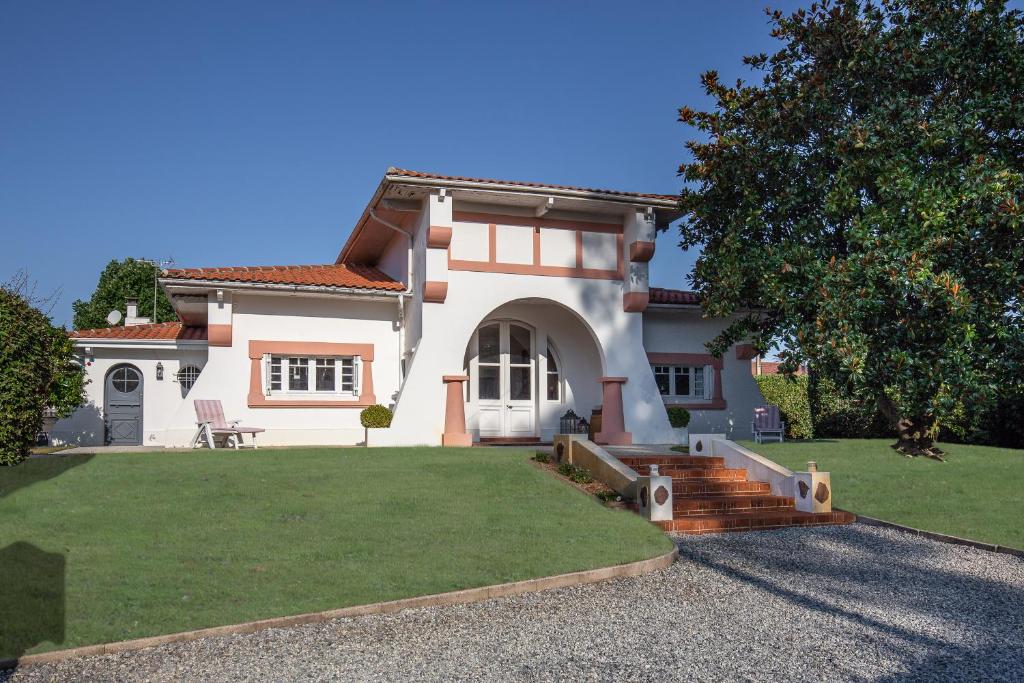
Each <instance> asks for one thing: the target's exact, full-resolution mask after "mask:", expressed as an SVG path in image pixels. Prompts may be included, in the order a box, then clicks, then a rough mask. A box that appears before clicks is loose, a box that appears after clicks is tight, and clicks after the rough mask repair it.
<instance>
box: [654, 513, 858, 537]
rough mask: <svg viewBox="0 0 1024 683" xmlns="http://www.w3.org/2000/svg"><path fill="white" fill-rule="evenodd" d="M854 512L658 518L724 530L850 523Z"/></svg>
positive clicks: (679, 525) (695, 528)
mask: <svg viewBox="0 0 1024 683" xmlns="http://www.w3.org/2000/svg"><path fill="white" fill-rule="evenodd" d="M852 521H853V515H851V514H849V513H846V512H823V513H810V512H796V511H793V510H788V511H784V512H748V513H741V514H725V515H694V516H689V517H678V518H676V519H673V520H672V521H669V522H658V525H659V526H660V527H662V528H663V529H666V530H668V531H685V532H686V533H709V534H713V533H723V532H728V531H757V530H759V529H781V528H785V527H793V526H822V525H827V524H849V523H850V522H852Z"/></svg>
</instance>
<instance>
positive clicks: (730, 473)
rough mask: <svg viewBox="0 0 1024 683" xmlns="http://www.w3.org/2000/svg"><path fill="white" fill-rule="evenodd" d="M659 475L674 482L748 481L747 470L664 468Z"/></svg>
mask: <svg viewBox="0 0 1024 683" xmlns="http://www.w3.org/2000/svg"><path fill="white" fill-rule="evenodd" d="M640 474H647V472H641V473H640ZM658 474H660V475H661V476H663V477H672V481H674V482H675V481H746V480H747V471H746V470H727V469H725V468H721V467H720V468H717V469H709V470H705V469H699V470H691V469H685V470H684V469H677V468H674V467H672V468H669V467H663V468H662V469H661V470H660V471H659V472H658Z"/></svg>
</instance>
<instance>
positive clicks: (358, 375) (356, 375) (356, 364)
mask: <svg viewBox="0 0 1024 683" xmlns="http://www.w3.org/2000/svg"><path fill="white" fill-rule="evenodd" d="M362 376H363V359H362V357H360V356H356V357H355V358H353V359H352V395H353V396H359V380H360V379H362Z"/></svg>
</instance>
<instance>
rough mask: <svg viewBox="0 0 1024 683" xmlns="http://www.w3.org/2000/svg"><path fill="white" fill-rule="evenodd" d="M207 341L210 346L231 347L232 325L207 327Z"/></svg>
mask: <svg viewBox="0 0 1024 683" xmlns="http://www.w3.org/2000/svg"><path fill="white" fill-rule="evenodd" d="M206 339H207V343H208V344H209V345H210V346H231V325H207V326H206Z"/></svg>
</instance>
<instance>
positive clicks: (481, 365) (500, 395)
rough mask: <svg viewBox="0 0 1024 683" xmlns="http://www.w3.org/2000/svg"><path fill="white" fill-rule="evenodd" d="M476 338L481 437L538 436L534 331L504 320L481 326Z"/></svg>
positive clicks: (477, 389)
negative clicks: (536, 430)
mask: <svg viewBox="0 0 1024 683" xmlns="http://www.w3.org/2000/svg"><path fill="white" fill-rule="evenodd" d="M476 339H477V349H476V350H477V372H476V377H475V379H474V381H475V382H476V391H477V402H478V410H479V415H480V436H482V437H488V436H504V437H532V436H534V425H533V419H534V397H535V395H536V390H535V388H534V375H535V373H536V365H535V363H536V361H535V353H534V349H535V341H534V335H533V330H531V329H530V328H529V327H526V326H525V325H520V324H518V323H515V322H509V321H504V320H503V321H498V322H493V323H485V324H484V325H481V326H480V329H478V330H477V334H476Z"/></svg>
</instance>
